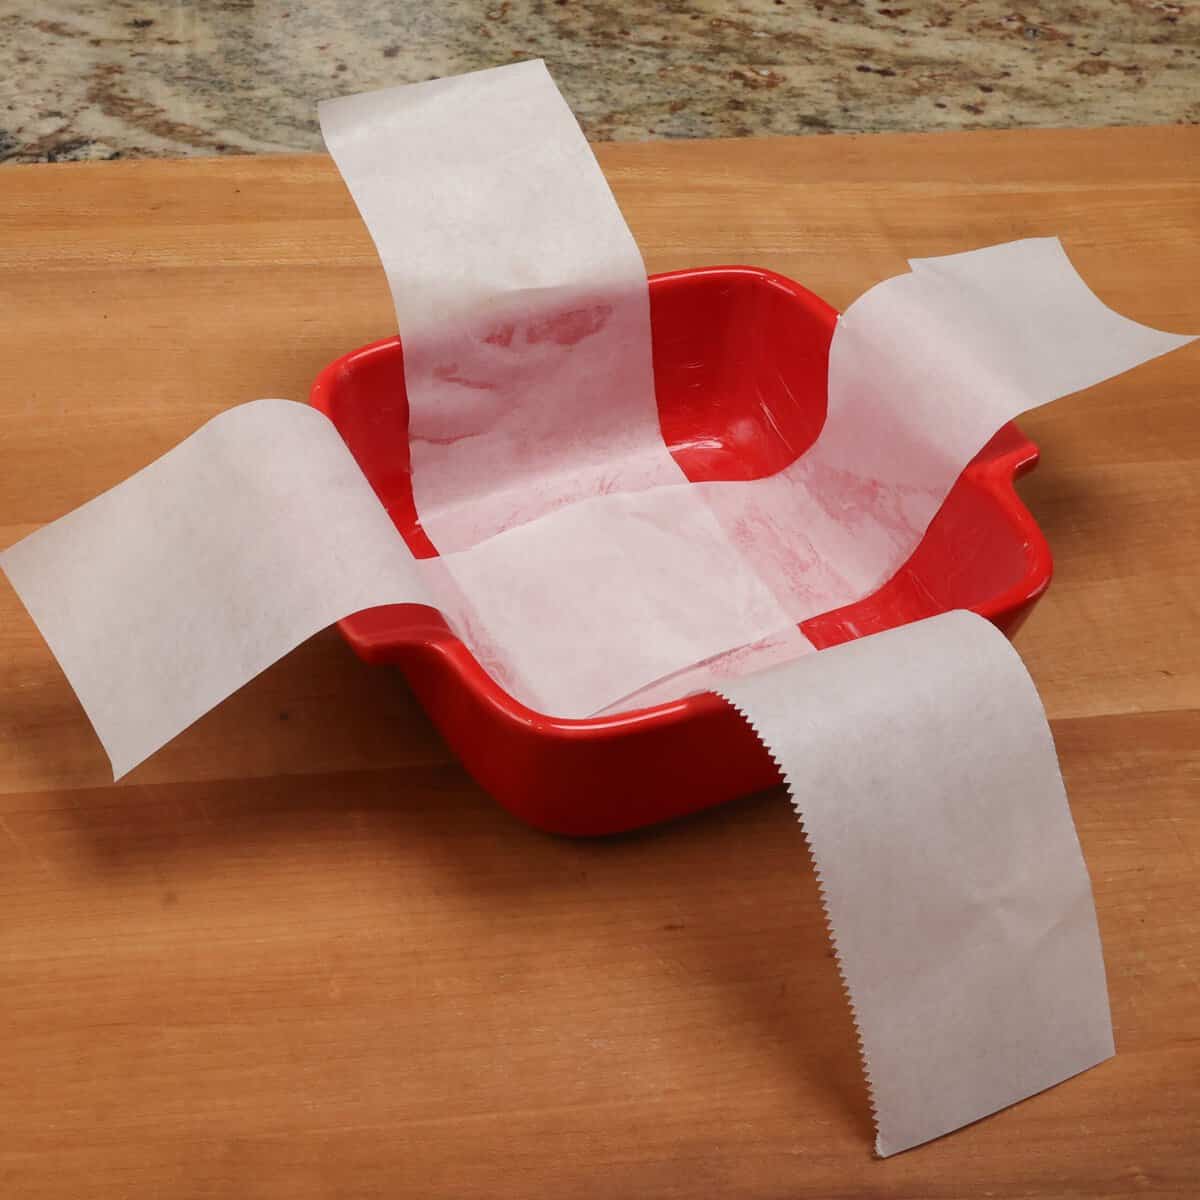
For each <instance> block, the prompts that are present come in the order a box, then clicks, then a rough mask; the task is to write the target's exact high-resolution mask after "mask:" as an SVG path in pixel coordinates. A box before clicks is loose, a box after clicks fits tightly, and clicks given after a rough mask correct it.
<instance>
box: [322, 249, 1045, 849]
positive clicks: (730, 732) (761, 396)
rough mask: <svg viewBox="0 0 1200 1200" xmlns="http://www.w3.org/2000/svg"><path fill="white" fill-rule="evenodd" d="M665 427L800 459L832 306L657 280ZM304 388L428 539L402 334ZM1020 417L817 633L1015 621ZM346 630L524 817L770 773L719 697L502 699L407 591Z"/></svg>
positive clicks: (688, 796) (632, 812) (588, 811)
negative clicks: (553, 711) (968, 618)
mask: <svg viewBox="0 0 1200 1200" xmlns="http://www.w3.org/2000/svg"><path fill="white" fill-rule="evenodd" d="M650 313H651V325H652V332H653V343H654V372H655V386H656V391H657V396H658V405H659V417H660V422H661V425H662V431H663V437H664V438H665V440H666V443H667V445H668V446H669V447H670V450H671V453H672V454H673V455H674V457H675V459H676V461H677V462H678V463H679V465H680V466H681V467H682V469H683V471H684V473H685V474H686V475H687V476H688V478H690V479H692V480H694V481H696V480H707V479H753V478H759V477H762V476H764V475H769V474H772V473H774V472H775V471H778V470H780V469H781V468H783V467H785V466H787V465H788V463H790V462H791V461H793V460H794V459H795V458H796V457H797V456H798V455H799V454H801V453H803V451H804V450H805V449H807V447H808V446H809V445H811V443H812V442H813V441H814V440H815V438H816V436H817V434H818V433H819V432H820V429H821V425H822V423H823V421H824V418H825V400H826V376H827V366H828V356H829V343H830V339H831V337H832V335H833V328H834V324H835V322H836V320H837V313H836V312H835V310H834V309H832V308H830V307H829V305H827V304H826V303H825V302H824V301H822V300H821V299H819V298H818V297H817V296H814V295H813V294H812V293H811V292H809V291H807V290H806V289H805V288H803V287H801V286H800V285H799V284H797V283H794V282H793V281H792V280H790V279H786V278H784V277H783V276H781V275H777V274H775V273H774V272H771V271H766V270H761V269H758V268H754V267H705V268H700V269H697V270H688V271H674V272H671V273H669V274H665V275H656V276H654V277H652V278H651V280H650ZM311 400H312V403H313V404H314V405H315V406H316V407H317V408H319V409H321V411H323V412H324V413H326V414H327V415H328V416H329V417H330V418H331V419H332V420H333V422H334V424H335V425H336V426H337V428H338V430H339V431H340V432H341V434H342V437H343V438H344V439H345V441H346V444H347V445H348V446H349V448H350V450H351V451H352V452H353V454H354V456H355V458H356V459H357V461H358V463H359V465H360V466H361V468H362V470H363V472H364V473H365V474H366V476H367V478H368V479H369V480H370V482H371V484H372V486H373V487H374V488H375V492H376V494H377V495H378V496H379V498H380V500H381V501H382V502H383V504H384V505H385V506H386V507H387V510H388V512H389V513H390V515H391V517H392V520H393V521H394V522H395V525H396V528H397V529H398V530H399V532H400V533H401V534H402V535H403V536H404V538H405V540H406V541H407V543H408V545H409V547H410V548H411V549H412V551H413V553H414V554H415V555H417V556H418V557H428V556H431V555H433V554H435V553H436V551H435V549H434V547H433V545H432V544H431V543H430V542H429V540H428V538H427V537H426V536H425V534H424V533H423V531H422V530H421V527H420V525H419V523H418V522H417V519H416V513H415V510H414V507H413V499H412V489H411V486H410V476H409V454H408V407H407V401H406V397H405V390H404V360H403V354H402V351H401V346H400V342H399V339H398V338H394V337H393V338H388V339H386V340H384V341H380V342H375V343H373V344H372V345H369V346H364V347H362V348H361V349H358V350H354V351H352V352H351V353H349V354H347V355H345V356H344V357H342V358H340V359H338V360H337V361H336V362H333V363H331V364H330V365H329V366H328V367H326V368H325V370H324V371H322V372H321V374H320V375H319V376H318V377H317V379H316V381H315V383H314V385H313V389H312V396H311ZM1037 457H1038V452H1037V448H1036V447H1035V446H1034V445H1033V443H1032V442H1030V441H1028V440H1027V439H1026V438H1025V437H1024V436H1023V435H1022V434H1021V433H1020V431H1019V430H1018V429H1017V428H1016V426H1015V425H1007V426H1005V427H1004V428H1003V429H1001V430H1000V431H999V432H998V433H997V434H996V436H995V437H994V438H992V440H991V441H990V442H989V443H988V445H987V446H986V447H985V448H984V449H983V450H982V451H981V452H980V453H979V454H978V455H977V456H976V457H975V459H974V460H973V461H972V462H971V463H970V464H969V465H968V466H967V467H966V469H965V470H964V471H963V473H962V474H961V476H960V477H959V479H958V480H957V482H956V483H955V485H954V488H953V490H952V491H951V492H950V494H949V495H948V497H947V498H946V501H945V503H944V504H943V505H942V507H941V509H940V510H939V512H938V514H937V516H936V517H935V518H934V520H933V522H932V524H931V525H930V526H929V529H928V530H927V532H926V534H925V537H924V539H923V540H922V541H921V543H920V545H919V546H918V547H917V549H916V550H915V551H914V552H913V554H912V557H911V558H910V559H909V560H908V562H907V563H906V564H905V565H904V567H903V568H902V569H901V570H900V571H899V572H898V573H897V575H896V576H895V577H894V578H893V579H891V580H890V581H889V582H888V583H887V584H886V585H885V586H884V587H882V588H880V589H879V590H878V591H877V592H875V593H874V594H873V595H871V596H868V597H867V598H866V599H864V600H861V601H859V602H858V603H856V604H852V605H848V606H846V607H844V608H840V609H837V610H835V611H832V612H828V613H825V614H823V615H821V616H818V617H815V618H813V619H812V620H809V621H806V622H804V623H803V625H802V626H801V628H802V630H803V631H804V633H805V634H806V635H807V636H808V637H809V638H810V639H811V640H812V641H813V642H814V643H815V644H816V645H817V647H818V648H825V647H827V646H832V645H836V644H837V643H839V642H844V641H847V640H849V639H851V638H856V637H861V636H863V635H865V634H870V633H875V632H877V631H879V630H882V629H888V628H891V627H893V626H896V625H902V624H905V623H906V622H909V621H915V620H919V619H921V618H923V617H928V616H933V615H935V614H937V613H940V612H945V611H947V610H949V609H954V608H969V609H973V610H974V611H975V612H977V613H980V614H981V615H983V616H985V617H988V618H989V619H990V620H992V621H993V622H994V623H995V624H996V625H998V626H999V627H1000V628H1001V629H1003V630H1005V631H1006V632H1008V633H1010V634H1011V633H1012V632H1013V631H1014V630H1015V629H1016V628H1017V626H1018V625H1019V623H1020V622H1021V620H1022V619H1023V618H1024V616H1025V615H1026V613H1027V612H1028V611H1029V609H1030V608H1031V606H1032V605H1033V604H1034V602H1035V601H1036V600H1037V598H1038V597H1039V596H1040V595H1041V594H1042V592H1044V591H1045V589H1046V587H1047V585H1048V584H1049V582H1050V574H1051V559H1050V551H1049V548H1048V547H1047V545H1046V541H1045V538H1044V537H1043V536H1042V534H1041V532H1040V530H1039V529H1038V527H1037V525H1036V524H1035V522H1034V520H1033V518H1032V516H1031V515H1030V513H1029V511H1028V510H1027V509H1026V508H1025V506H1024V505H1023V504H1022V503H1021V501H1020V500H1019V499H1018V497H1017V495H1016V492H1015V491H1014V490H1013V480H1014V479H1015V478H1016V477H1017V476H1018V475H1019V474H1021V473H1022V472H1024V471H1027V470H1029V469H1030V468H1031V467H1033V466H1034V464H1035V463H1036V462H1037ZM339 624H340V628H341V631H342V633H343V634H344V635H345V637H346V640H347V641H348V642H349V643H350V645H351V646H352V647H353V649H354V650H355V652H356V653H357V654H358V655H359V656H360V657H361V658H363V659H365V660H366V661H367V662H372V663H386V664H391V665H394V666H398V667H399V668H400V669H401V670H402V671H403V672H404V674H405V676H406V677H407V679H408V681H409V683H410V684H411V686H412V688H413V690H414V692H415V693H416V695H417V697H418V698H419V700H420V701H421V703H422V704H423V705H424V707H425V709H426V711H427V712H428V713H429V715H430V717H431V718H432V719H433V721H434V723H435V724H436V725H437V727H438V729H439V730H440V731H441V733H442V735H443V736H444V737H445V739H446V741H447V742H448V743H449V745H450V746H451V747H452V748H453V750H454V751H455V752H456V753H457V754H458V755H459V757H460V758H461V759H462V761H463V763H464V764H465V766H466V767H467V769H468V770H469V771H470V772H471V774H472V775H473V776H474V777H475V779H476V780H477V781H478V782H479V784H480V785H481V786H482V787H484V788H485V789H486V790H487V791H488V792H490V793H491V794H492V795H493V796H494V797H495V798H496V800H498V801H499V802H500V803H501V804H503V805H504V806H505V807H506V808H508V809H509V810H510V811H511V812H513V813H514V814H515V815H516V816H518V817H520V818H521V819H522V820H524V821H527V822H529V823H530V824H532V825H535V826H537V827H539V828H541V829H545V830H549V831H553V832H557V833H566V834H605V833H614V832H618V831H621V830H627V829H632V828H636V827H638V826H642V825H648V824H651V823H654V822H657V821H663V820H666V819H668V818H672V817H677V816H680V815H682V814H684V813H690V812H695V811H698V810H700V809H703V808H708V807H710V806H711V805H714V804H719V803H721V802H722V801H725V800H729V799H731V798H733V797H735V796H739V795H743V794H745V793H748V792H752V791H755V790H758V789H761V788H765V787H769V786H770V785H772V784H773V783H775V782H777V779H778V776H777V772H776V769H775V766H774V764H773V763H772V762H771V759H770V758H769V757H768V756H767V753H766V751H765V750H763V748H762V746H761V745H760V744H759V742H758V740H757V738H756V737H755V736H754V734H753V733H751V731H750V729H749V728H748V726H747V725H746V724H745V722H744V721H743V720H742V719H741V718H740V717H738V716H737V715H736V714H735V713H734V712H733V710H732V709H730V708H728V707H727V705H726V704H725V703H724V702H723V701H722V700H720V699H719V698H718V697H716V696H714V695H712V694H705V695H698V696H692V697H690V698H688V699H686V700H679V701H676V702H674V703H671V704H663V705H659V706H657V707H655V708H649V709H643V710H641V711H638V712H628V713H622V714H620V715H616V716H605V717H597V718H593V719H588V720H560V719H557V718H555V717H549V716H544V715H542V714H540V713H536V712H533V711H531V710H530V709H528V708H526V707H525V706H524V705H522V704H520V703H518V702H517V701H516V700H514V699H513V698H512V697H511V696H509V695H508V694H507V693H506V692H505V691H504V690H503V689H502V688H501V687H500V686H499V685H498V684H497V683H495V682H494V681H493V680H492V679H491V677H490V676H488V675H487V674H486V673H485V672H484V670H483V668H482V667H481V666H480V665H479V663H478V662H477V661H476V660H475V658H474V657H473V656H472V654H471V652H470V651H469V650H468V649H467V648H466V646H465V645H464V644H463V643H462V642H461V641H460V640H459V639H458V638H456V637H455V636H454V635H453V634H452V633H451V632H450V630H449V629H448V628H447V626H446V624H445V622H444V621H443V620H442V619H441V617H440V616H439V614H438V613H437V612H436V611H435V610H433V609H430V608H426V607H423V606H420V605H411V604H410V605H390V606H387V607H381V608H373V609H368V610H366V611H363V612H358V613H355V614H353V615H352V616H349V617H347V618H346V619H345V620H343V621H341V622H340V623H339Z"/></svg>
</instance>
